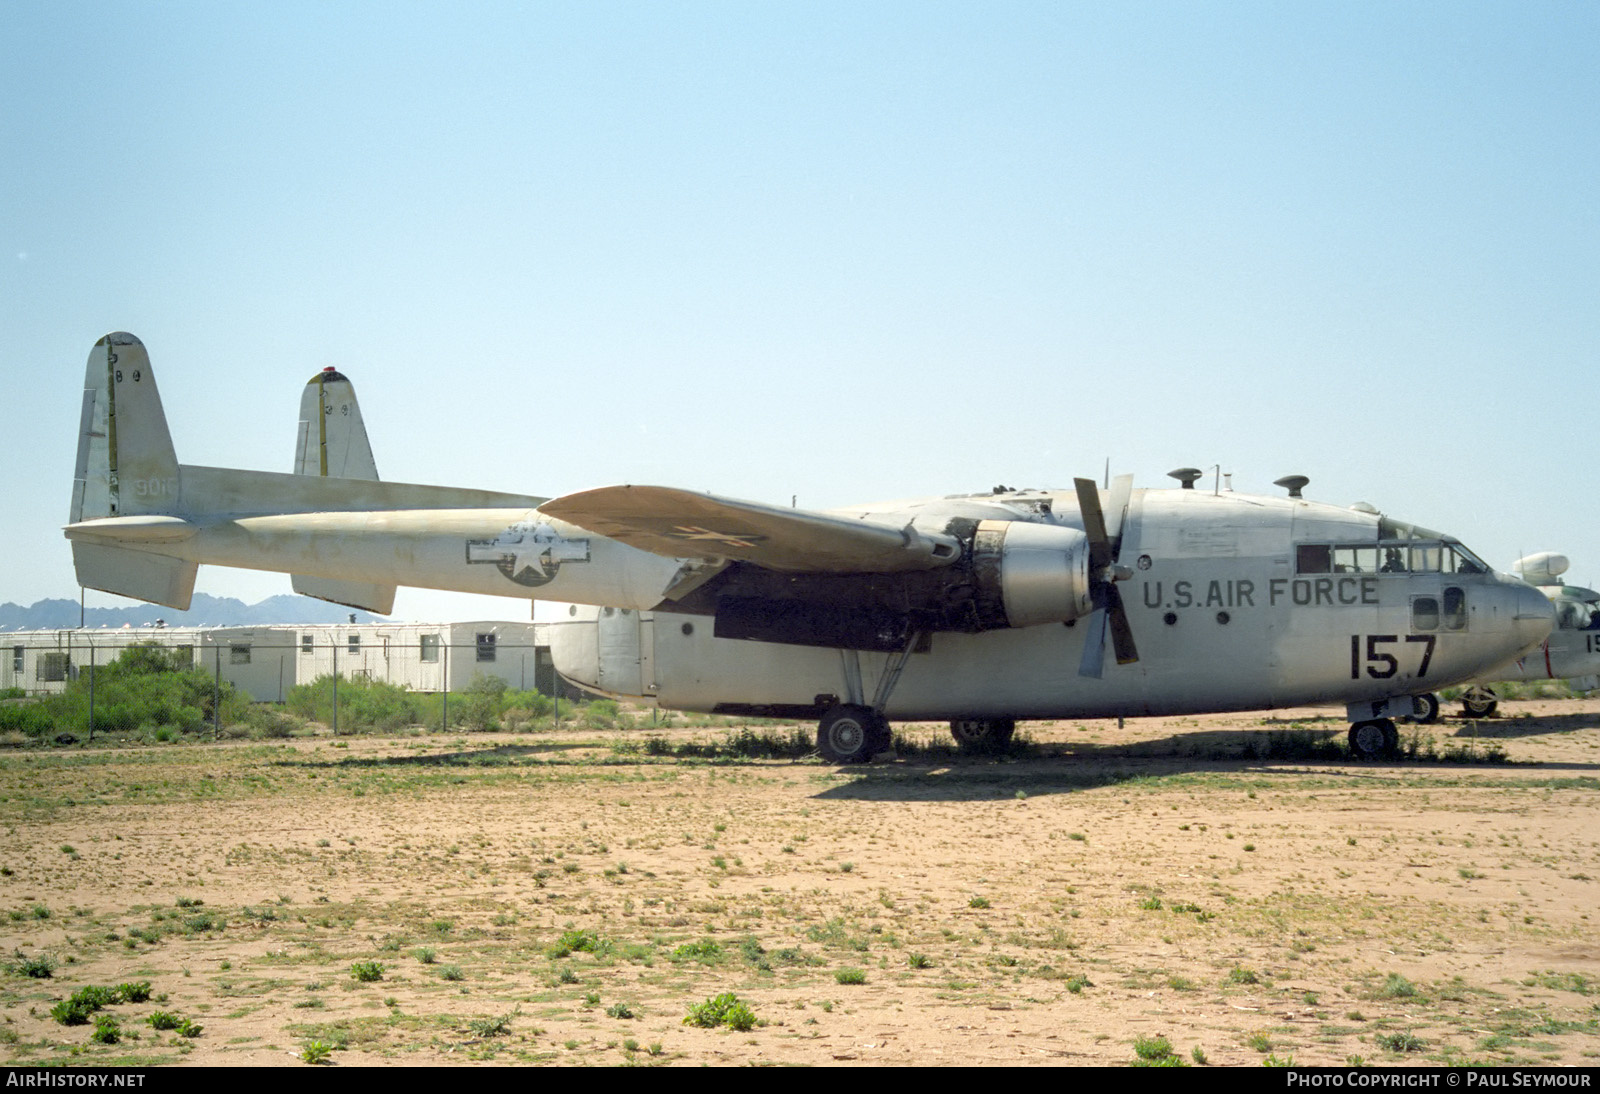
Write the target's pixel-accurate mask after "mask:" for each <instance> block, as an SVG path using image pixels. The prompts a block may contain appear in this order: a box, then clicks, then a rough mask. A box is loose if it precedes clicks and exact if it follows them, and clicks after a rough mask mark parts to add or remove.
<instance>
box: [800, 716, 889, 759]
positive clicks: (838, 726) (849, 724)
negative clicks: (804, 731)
mask: <svg viewBox="0 0 1600 1094" xmlns="http://www.w3.org/2000/svg"><path fill="white" fill-rule="evenodd" d="M888 746H889V723H888V722H887V721H886V720H885V719H884V717H883V715H881V714H879V713H878V712H877V711H875V710H873V709H872V708H871V707H864V706H857V705H856V704H854V703H843V704H841V705H839V706H836V707H834V708H833V709H832V710H830V711H828V713H826V714H824V715H823V716H822V724H821V725H820V726H818V727H817V751H818V752H820V753H822V757H823V759H825V760H829V761H832V762H833V763H836V764H858V763H864V762H865V761H867V760H870V759H871V758H872V757H873V756H874V755H875V754H877V753H879V752H882V751H883V750H884V749H885V748H887V747H888Z"/></svg>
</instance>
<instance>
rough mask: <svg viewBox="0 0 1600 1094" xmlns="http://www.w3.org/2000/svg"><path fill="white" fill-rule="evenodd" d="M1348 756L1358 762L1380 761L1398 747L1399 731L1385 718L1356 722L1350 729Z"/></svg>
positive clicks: (1392, 753)
mask: <svg viewBox="0 0 1600 1094" xmlns="http://www.w3.org/2000/svg"><path fill="white" fill-rule="evenodd" d="M1349 740H1350V755H1352V756H1354V757H1355V758H1356V759H1358V760H1382V759H1387V758H1388V757H1390V756H1392V755H1394V753H1395V751H1396V750H1397V749H1398V748H1399V746H1400V731H1399V730H1397V729H1395V727H1394V723H1393V722H1391V721H1390V720H1389V719H1387V718H1379V719H1377V720H1376V721H1372V722H1357V723H1356V724H1355V725H1353V726H1351V727H1350V738H1349Z"/></svg>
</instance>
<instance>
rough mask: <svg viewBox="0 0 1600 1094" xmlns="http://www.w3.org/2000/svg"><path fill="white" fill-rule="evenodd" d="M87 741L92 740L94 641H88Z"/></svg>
mask: <svg viewBox="0 0 1600 1094" xmlns="http://www.w3.org/2000/svg"><path fill="white" fill-rule="evenodd" d="M89 740H91V741H92V740H94V641H93V640H92V639H91V640H90V641H89Z"/></svg>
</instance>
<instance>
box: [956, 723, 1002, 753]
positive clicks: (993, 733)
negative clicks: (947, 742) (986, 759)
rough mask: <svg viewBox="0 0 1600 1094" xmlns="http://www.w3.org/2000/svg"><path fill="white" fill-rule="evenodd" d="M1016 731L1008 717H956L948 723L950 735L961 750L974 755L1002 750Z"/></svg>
mask: <svg viewBox="0 0 1600 1094" xmlns="http://www.w3.org/2000/svg"><path fill="white" fill-rule="evenodd" d="M1016 731H1017V723H1016V722H1014V721H1012V720H1011V719H1010V718H957V719H955V720H954V721H952V722H951V723H950V736H952V737H954V738H955V739H956V744H957V745H958V746H960V748H961V751H962V752H966V753H970V754H972V755H975V756H985V755H994V754H995V753H999V752H1004V751H1005V750H1006V749H1007V748H1008V747H1009V746H1010V744H1011V736H1012V734H1014V733H1015V732H1016Z"/></svg>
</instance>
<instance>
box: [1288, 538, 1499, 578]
mask: <svg viewBox="0 0 1600 1094" xmlns="http://www.w3.org/2000/svg"><path fill="white" fill-rule="evenodd" d="M1295 572H1296V573H1302V574H1326V573H1335V574H1439V573H1445V574H1484V573H1488V572H1489V567H1488V566H1487V565H1486V564H1485V563H1484V562H1483V560H1482V559H1480V558H1479V557H1478V556H1477V555H1475V554H1473V553H1472V552H1471V551H1469V550H1467V549H1466V548H1465V547H1463V546H1461V544H1459V543H1457V542H1455V541H1453V540H1438V539H1435V540H1418V539H1402V538H1398V537H1397V538H1394V539H1386V540H1380V541H1379V542H1378V543H1377V544H1372V543H1352V544H1344V543H1336V544H1332V545H1324V544H1320V543H1302V544H1298V545H1297V546H1296V547H1295Z"/></svg>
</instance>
